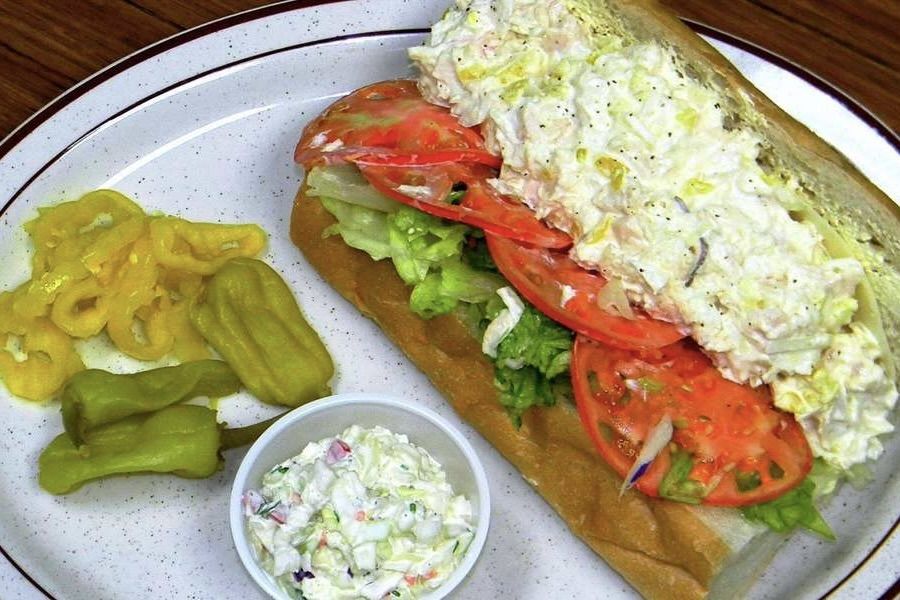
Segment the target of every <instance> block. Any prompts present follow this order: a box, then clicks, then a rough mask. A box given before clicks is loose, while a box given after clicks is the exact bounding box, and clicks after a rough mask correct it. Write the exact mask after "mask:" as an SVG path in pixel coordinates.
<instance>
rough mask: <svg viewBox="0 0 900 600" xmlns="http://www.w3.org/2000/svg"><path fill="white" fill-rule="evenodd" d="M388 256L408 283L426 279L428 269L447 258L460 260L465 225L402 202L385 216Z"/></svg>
mask: <svg viewBox="0 0 900 600" xmlns="http://www.w3.org/2000/svg"><path fill="white" fill-rule="evenodd" d="M387 225H388V240H389V243H390V246H391V259H392V260H393V261H394V266H395V267H396V268H397V273H398V274H399V275H400V278H401V279H403V281H405V282H406V283H407V284H409V285H416V284H418V283H421V282H422V281H424V280H425V276H426V275H428V273H429V271H431V270H432V269H433V268H436V267H437V266H438V265H439V264H440V263H441V262H443V261H446V260H447V259H451V258H453V259H456V260H457V261H458V260H459V257H460V255H461V253H462V244H463V241H464V240H465V237H466V232H467V231H468V229H469V228H468V227H466V226H465V225H460V224H458V223H450V224H448V223H445V222H444V221H442V220H441V219H439V218H437V217H433V216H431V215H429V214H426V213H423V212H421V211H419V210H416V209H414V208H411V207H409V206H403V205H401V206H400V207H399V208H398V209H397V210H396V211H394V212H392V213H390V214H389V215H388V217H387Z"/></svg>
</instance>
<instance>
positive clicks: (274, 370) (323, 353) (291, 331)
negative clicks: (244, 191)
mask: <svg viewBox="0 0 900 600" xmlns="http://www.w3.org/2000/svg"><path fill="white" fill-rule="evenodd" d="M191 321H192V322H193V324H194V326H195V327H196V328H197V330H198V331H200V333H201V335H202V336H203V337H204V338H205V339H206V341H207V342H209V344H210V345H211V346H212V347H213V348H215V349H216V351H217V352H218V353H219V354H220V355H221V356H222V357H223V358H224V359H225V360H226V361H227V362H228V364H229V365H231V367H232V368H233V369H234V370H235V372H237V374H238V376H239V377H240V379H241V382H242V383H243V384H244V386H245V387H246V388H247V389H248V390H249V391H250V392H251V393H252V394H253V395H254V396H256V397H257V398H259V399H260V400H262V401H264V402H267V403H269V404H282V405H285V406H299V405H301V404H304V403H306V402H309V401H311V400H314V399H316V398H320V397H322V396H326V395H328V394H329V393H330V386H329V381H330V380H331V377H332V375H333V374H334V364H333V363H332V361H331V356H330V355H329V354H328V351H327V350H326V348H325V346H324V344H323V343H322V340H321V339H319V336H318V334H317V333H316V332H315V330H313V329H312V327H310V326H309V324H308V323H307V322H306V320H305V319H304V318H303V314H302V313H301V312H300V307H299V306H298V305H297V301H296V300H295V299H294V295H293V294H292V293H291V290H290V289H289V288H288V286H287V285H286V284H285V283H284V281H283V280H282V279H281V277H280V276H279V275H278V274H277V273H276V272H275V271H274V270H273V269H272V268H271V267H269V266H268V265H267V264H265V263H264V262H262V261H259V260H254V259H249V258H235V259H232V260H230V261H228V262H227V263H226V264H225V265H224V266H223V267H222V268H220V269H219V270H218V271H217V272H216V274H215V275H213V277H212V278H211V279H210V281H209V283H208V285H207V288H206V293H205V297H204V298H203V299H201V301H199V302H198V303H197V304H196V305H195V306H194V307H193V308H192V310H191Z"/></svg>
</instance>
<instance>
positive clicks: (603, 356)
mask: <svg viewBox="0 0 900 600" xmlns="http://www.w3.org/2000/svg"><path fill="white" fill-rule="evenodd" d="M571 375H572V385H573V387H574V390H575V400H576V402H577V404H578V412H579V414H580V416H581V422H582V424H583V425H584V427H585V429H586V430H587V432H588V434H589V435H590V437H591V439H592V440H593V442H594V445H595V446H596V447H597V450H598V451H599V452H600V455H601V456H602V457H603V459H604V460H605V461H606V462H607V463H609V465H610V466H611V467H612V468H613V469H614V470H615V471H616V472H617V473H619V475H621V476H623V477H625V476H626V475H627V473H628V471H629V470H630V469H631V467H632V465H633V464H634V462H635V459H636V457H637V456H638V454H639V453H640V450H641V448H642V445H643V443H644V441H645V440H646V439H647V437H648V436H649V435H650V432H651V430H652V429H653V428H654V427H655V426H656V425H657V424H658V423H659V422H660V420H661V419H662V418H663V416H664V415H668V416H669V418H671V420H672V423H673V424H674V427H675V429H674V434H673V436H672V441H671V443H669V444H666V446H665V447H664V448H663V450H662V451H661V452H660V453H659V455H657V457H656V458H655V460H653V462H652V463H651V464H650V466H649V468H647V470H646V471H645V473H644V475H643V476H641V477H640V478H639V479H637V481H636V483H635V484H634V485H635V487H636V488H637V489H639V490H640V491H641V492H643V493H645V494H647V495H649V496H662V497H668V498H671V499H676V500H681V501H688V502H702V503H704V504H713V505H717V506H744V505H748V504H757V503H760V502H766V501H768V500H772V499H774V498H777V497H778V496H781V495H782V494H784V493H785V492H787V491H788V490H790V489H792V488H793V487H795V486H796V485H798V484H799V483H800V482H801V481H803V479H804V478H805V477H806V475H807V474H808V473H809V471H810V469H811V468H812V460H813V458H812V451H811V450H810V448H809V443H808V442H807V441H806V436H804V434H803V430H802V429H801V428H800V425H799V424H798V423H797V421H796V420H795V419H794V417H793V416H792V415H789V414H787V413H784V412H782V411H780V410H778V409H776V408H775V407H774V406H773V404H772V399H771V395H770V393H769V390H768V388H767V387H761V388H751V387H748V386H742V385H739V384H737V383H734V382H732V381H729V380H727V379H725V378H724V377H722V375H721V374H720V373H719V371H718V370H717V369H716V368H715V367H714V366H713V364H712V362H711V361H710V360H709V359H708V358H707V357H706V356H705V355H704V354H703V353H702V352H700V350H699V349H698V348H697V347H696V346H695V345H694V344H693V343H692V342H690V341H687V340H685V341H682V342H679V343H677V344H673V345H671V346H667V347H665V348H661V349H658V350H649V351H634V350H621V349H617V348H612V347H609V346H605V345H603V344H600V343H598V342H595V341H593V340H590V339H588V338H586V337H584V336H578V338H577V339H576V341H575V349H574V352H573V357H572V367H571ZM676 452H677V454H676ZM676 461H678V462H679V463H680V465H681V468H682V469H683V470H682V471H681V475H682V477H681V478H677V477H676V475H677V474H678V471H677V470H673V471H672V472H671V474H669V475H668V480H667V473H670V469H672V467H673V465H674V464H675V462H676ZM687 461H690V462H687Z"/></svg>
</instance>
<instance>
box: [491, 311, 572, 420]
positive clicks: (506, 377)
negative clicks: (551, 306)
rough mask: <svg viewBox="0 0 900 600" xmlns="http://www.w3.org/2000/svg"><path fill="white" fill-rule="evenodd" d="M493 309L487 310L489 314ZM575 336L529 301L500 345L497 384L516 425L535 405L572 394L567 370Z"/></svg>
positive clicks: (546, 403)
mask: <svg viewBox="0 0 900 600" xmlns="http://www.w3.org/2000/svg"><path fill="white" fill-rule="evenodd" d="M491 312H492V311H491V310H488V311H487V314H488V316H491ZM573 337H574V336H573V334H572V332H571V331H569V330H568V329H566V328H564V327H562V326H560V325H558V324H557V323H555V322H554V321H552V320H550V319H549V318H547V317H545V316H544V315H543V314H541V313H540V312H538V311H537V310H536V309H535V308H534V307H533V306H531V305H530V304H526V305H525V311H524V312H523V313H522V316H521V317H520V318H519V321H518V323H516V326H515V327H513V329H512V330H511V331H510V332H509V333H508V334H507V335H506V337H504V338H503V340H502V341H501V342H500V344H499V345H498V346H497V356H496V358H494V384H495V385H496V386H497V389H499V390H500V403H501V404H502V405H503V406H504V408H506V412H507V413H508V414H509V417H510V419H511V420H512V422H513V425H515V426H516V427H520V426H521V424H522V415H523V414H524V413H525V411H526V410H528V409H529V408H531V407H532V406H553V405H555V404H556V403H557V401H559V400H560V399H561V398H571V396H572V390H571V381H570V380H569V377H568V370H569V361H570V359H571V356H572V343H573Z"/></svg>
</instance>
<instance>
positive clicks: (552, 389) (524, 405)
mask: <svg viewBox="0 0 900 600" xmlns="http://www.w3.org/2000/svg"><path fill="white" fill-rule="evenodd" d="M494 385H495V386H496V387H497V389H498V390H499V391H500V404H502V405H503V407H504V408H505V409H506V412H507V414H508V415H509V418H510V420H512V422H513V425H514V426H515V427H516V428H517V429H518V428H519V427H521V426H522V415H523V414H524V413H525V411H526V410H528V409H529V408H531V407H532V406H554V405H555V404H556V403H557V402H558V401H559V400H561V399H563V398H571V396H572V385H571V381H570V380H569V378H568V377H565V376H562V377H557V378H555V379H552V380H551V379H547V377H545V376H544V375H543V374H541V372H540V371H539V370H538V369H536V368H534V367H527V366H526V367H522V368H521V369H511V368H509V367H504V366H500V365H495V367H494Z"/></svg>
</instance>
